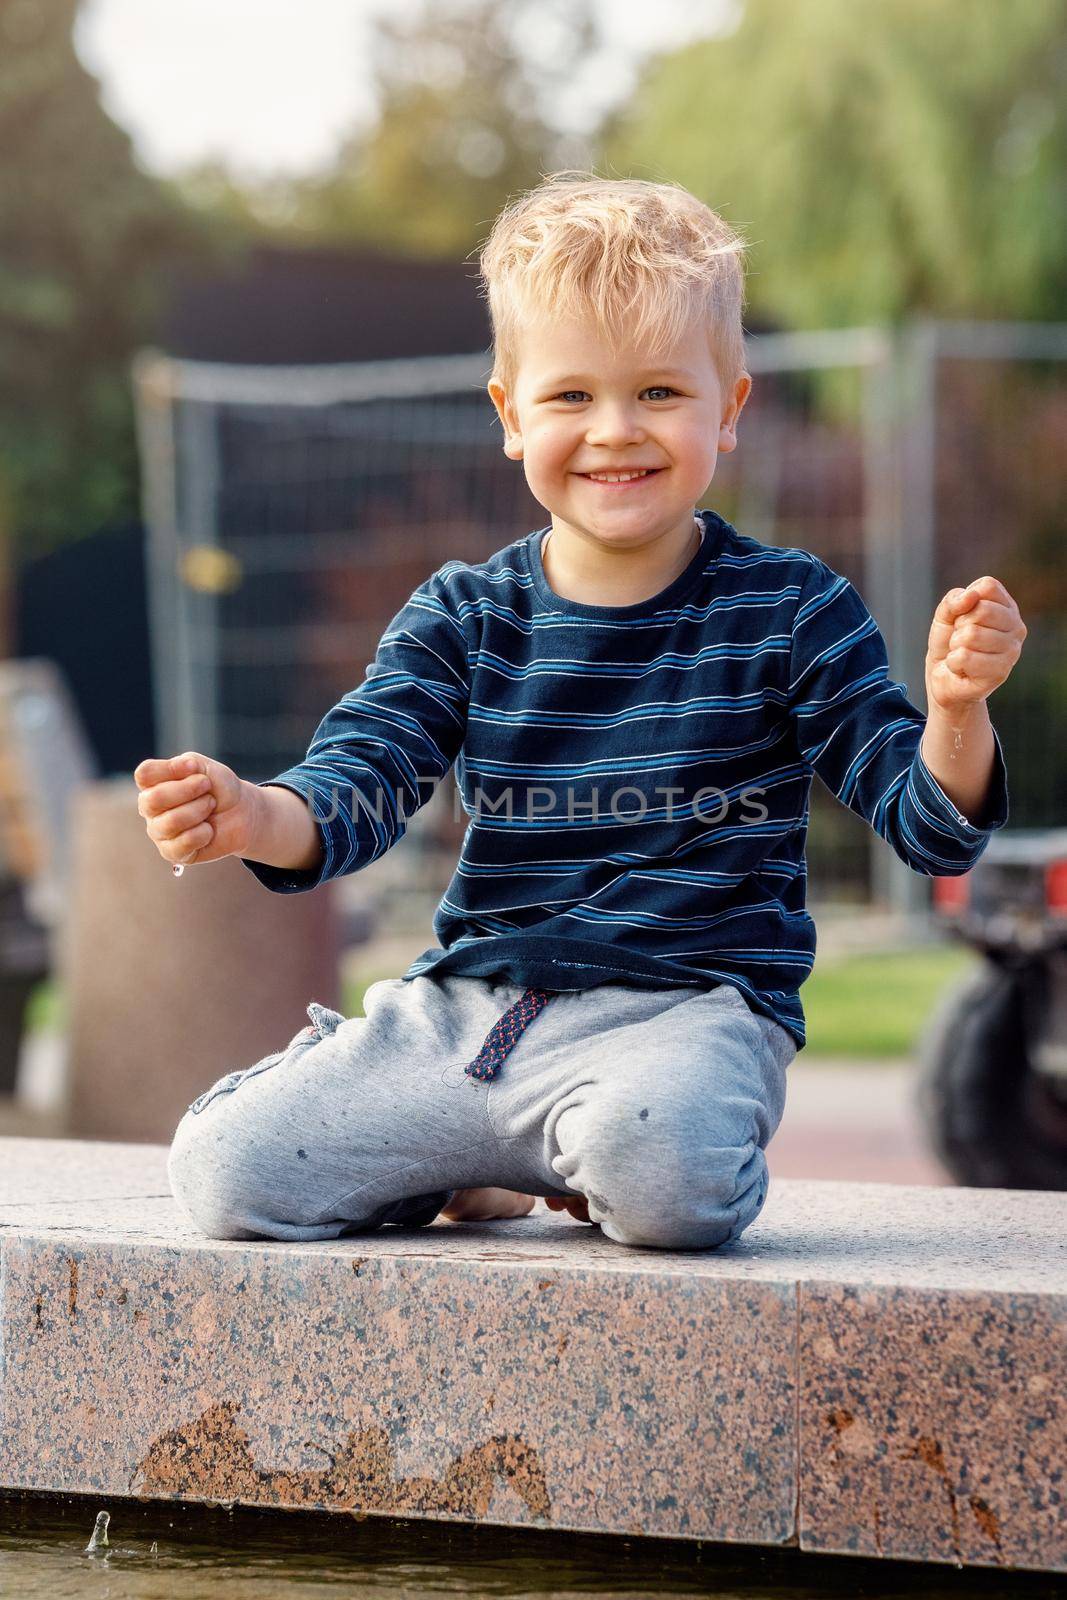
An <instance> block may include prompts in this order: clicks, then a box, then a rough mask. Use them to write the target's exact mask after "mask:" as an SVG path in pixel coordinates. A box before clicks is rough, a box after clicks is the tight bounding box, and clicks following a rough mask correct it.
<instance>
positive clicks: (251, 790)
mask: <svg viewBox="0 0 1067 1600" xmlns="http://www.w3.org/2000/svg"><path fill="white" fill-rule="evenodd" d="M133 779H134V782H135V783H136V785H137V787H138V789H139V790H140V793H139V794H138V796H137V810H138V812H139V814H140V815H141V816H142V817H143V818H144V820H145V826H146V827H147V829H148V837H149V838H150V839H151V840H152V842H153V843H154V844H155V847H156V849H157V850H158V851H159V853H160V855H161V856H162V857H163V858H164V860H166V861H169V862H171V863H172V864H175V865H177V864H181V865H183V866H185V865H188V864H189V863H190V862H193V861H195V862H197V863H202V862H205V861H221V860H222V858H223V857H224V856H244V855H247V854H248V851H249V848H250V846H251V842H252V837H253V832H254V822H255V818H256V814H257V813H256V808H257V790H256V788H255V786H254V785H253V784H250V783H244V782H243V781H242V780H241V779H240V778H239V777H238V776H237V774H236V773H235V772H233V771H232V770H231V769H230V768H229V767H226V766H223V764H222V762H221V761H212V760H211V758H210V757H209V756H202V755H200V754H198V752H197V751H195V750H187V751H186V752H185V754H184V755H180V756H171V757H169V758H166V757H165V758H163V759H160V760H156V759H154V758H152V759H149V760H147V761H142V762H141V763H140V765H139V766H138V767H137V769H136V771H135V772H134V775H133Z"/></svg>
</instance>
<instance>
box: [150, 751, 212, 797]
mask: <svg viewBox="0 0 1067 1600" xmlns="http://www.w3.org/2000/svg"><path fill="white" fill-rule="evenodd" d="M206 771H207V762H206V761H205V760H204V758H203V756H201V755H198V754H197V752H196V751H195V750H187V751H185V752H184V753H183V754H182V755H180V756H162V757H157V756H150V757H149V758H148V759H147V760H145V761H140V762H138V764H137V766H136V767H135V768H134V772H133V781H134V783H136V785H137V787H138V789H149V788H151V787H152V785H153V784H156V783H163V782H165V780H166V779H167V778H185V777H188V775H189V774H190V773H191V772H206Z"/></svg>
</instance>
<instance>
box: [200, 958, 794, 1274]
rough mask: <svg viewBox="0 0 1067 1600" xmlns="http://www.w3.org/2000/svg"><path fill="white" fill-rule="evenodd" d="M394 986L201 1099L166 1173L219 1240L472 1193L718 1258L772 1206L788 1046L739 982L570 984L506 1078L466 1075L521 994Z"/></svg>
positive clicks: (419, 1216)
mask: <svg viewBox="0 0 1067 1600" xmlns="http://www.w3.org/2000/svg"><path fill="white" fill-rule="evenodd" d="M523 992H524V991H523V987H522V986H521V985H517V984H514V983H510V982H508V981H506V980H500V979H488V978H468V977H456V976H450V975H445V976H443V977H438V978H434V977H432V976H422V977H417V978H413V979H411V980H408V981H405V980H403V979H401V978H387V979H384V980H383V981H382V982H380V983H375V984H372V985H371V987H370V988H369V989H368V990H367V993H366V996H365V999H364V1007H365V1011H366V1015H365V1016H363V1017H350V1018H347V1019H346V1018H343V1017H341V1016H340V1015H339V1014H338V1013H337V1012H336V1011H332V1010H330V1009H329V1008H327V1007H325V1006H320V1005H318V1004H316V1003H315V1002H312V1004H311V1005H310V1006H309V1007H308V1015H309V1017H310V1018H311V1026H310V1027H305V1028H303V1029H302V1030H301V1031H300V1032H299V1033H298V1034H296V1035H295V1036H294V1038H293V1039H292V1040H290V1042H289V1044H288V1045H287V1046H286V1048H285V1049H284V1050H280V1051H278V1052H277V1053H276V1054H273V1055H269V1056H266V1057H264V1059H263V1060H262V1061H258V1062H256V1063H255V1065H253V1066H251V1067H248V1068H246V1069H244V1070H243V1071H238V1072H231V1073H228V1074H227V1075H226V1076H225V1077H224V1078H221V1079H220V1080H219V1081H218V1083H216V1084H214V1085H213V1087H212V1088H210V1089H208V1090H207V1091H206V1092H205V1093H204V1094H202V1095H200V1096H199V1098H198V1099H196V1100H194V1101H193V1104H192V1105H191V1106H190V1107H189V1110H188V1111H187V1112H186V1114H185V1116H184V1117H183V1118H182V1120H181V1122H180V1123H179V1125H178V1128H177V1130H176V1132H175V1135H174V1140H173V1144H172V1146H171V1151H170V1158H169V1164H168V1173H169V1177H170V1184H171V1188H172V1190H173V1192H174V1196H175V1199H176V1200H177V1201H178V1203H179V1205H180V1207H181V1208H182V1209H183V1210H184V1211H185V1212H186V1213H187V1214H188V1216H189V1218H190V1219H191V1221H192V1222H193V1224H194V1225H195V1226H196V1227H197V1228H198V1229H200V1231H202V1232H203V1233H205V1234H207V1235H209V1236H210V1237H212V1238H217V1239H257V1238H268V1239H335V1238H337V1237H339V1236H340V1235H342V1234H352V1233H357V1232H360V1231H363V1230H366V1229H372V1228H377V1227H379V1226H380V1225H381V1224H382V1223H385V1222H402V1223H407V1224H408V1225H412V1224H421V1223H426V1222H429V1221H431V1220H432V1219H433V1218H434V1217H435V1216H436V1215H437V1214H438V1212H439V1211H440V1210H441V1208H442V1207H443V1206H445V1205H447V1204H448V1202H449V1200H450V1199H451V1196H452V1194H453V1192H454V1191H455V1190H456V1189H467V1188H476V1187H481V1186H490V1185H499V1186H500V1187H501V1188H505V1189H516V1190H519V1191H520V1192H522V1193H525V1194H537V1195H567V1194H581V1195H584V1196H585V1198H586V1200H587V1201H588V1205H589V1216H590V1219H591V1220H592V1221H594V1222H596V1223H599V1225H600V1228H601V1230H602V1232H603V1233H604V1234H605V1235H606V1236H607V1237H608V1238H609V1239H613V1240H615V1241H616V1242H617V1243H619V1244H625V1245H649V1246H654V1247H659V1248H666V1249H690V1250H702V1249H710V1248H713V1247H715V1246H716V1245H721V1244H727V1243H730V1242H732V1241H733V1240H735V1239H737V1238H738V1237H739V1236H740V1234H741V1233H742V1232H743V1231H744V1229H745V1228H747V1227H748V1226H749V1224H750V1223H751V1222H753V1221H754V1220H755V1218H756V1217H757V1216H758V1215H759V1212H760V1211H761V1210H762V1208H763V1204H764V1201H765V1200H766V1197H767V1188H768V1182H769V1175H768V1171H767V1163H766V1160H765V1157H764V1153H763V1152H764V1149H765V1147H766V1145H767V1144H768V1142H769V1141H770V1138H771V1136H772V1134H773V1133H774V1131H775V1129H776V1128H777V1126H778V1124H779V1122H780V1121H781V1117H782V1112H783V1110H784V1109H785V1084H786V1069H787V1067H788V1065H789V1063H790V1062H791V1061H792V1059H793V1057H794V1056H795V1055H796V1051H797V1046H796V1042H795V1040H794V1039H793V1038H792V1036H791V1035H790V1034H789V1033H788V1032H787V1031H786V1030H785V1029H784V1028H782V1027H781V1026H779V1024H778V1023H776V1022H774V1021H772V1020H771V1019H770V1018H767V1017H763V1016H760V1015H758V1014H757V1013H755V1012H753V1011H752V1010H750V1009H749V1007H748V1005H747V1004H746V1002H745V1000H744V998H743V996H742V995H741V993H740V991H739V990H737V989H736V988H734V987H733V985H731V984H720V985H719V986H718V987H717V988H715V989H710V990H704V989H697V988H692V987H686V988H682V989H657V990H648V989H635V988H632V987H630V986H628V985H626V984H622V983H606V984H601V985H599V986H598V987H597V988H594V989H586V990H580V991H573V992H567V993H562V994H554V995H553V996H552V997H551V999H549V1001H548V1003H547V1004H546V1005H545V1007H544V1009H543V1011H541V1012H540V1014H539V1015H537V1016H536V1017H535V1018H534V1020H533V1022H532V1023H530V1025H529V1027H528V1028H527V1030H526V1031H525V1032H523V1033H522V1035H521V1037H519V1038H518V1040H517V1041H516V1043H515V1044H514V1047H513V1048H512V1050H511V1053H510V1054H509V1055H508V1056H507V1057H506V1059H505V1060H504V1061H503V1063H502V1064H501V1066H500V1069H499V1072H498V1075H497V1076H496V1077H494V1078H492V1079H491V1080H490V1081H488V1082H478V1081H477V1080H476V1079H475V1078H472V1077H470V1076H468V1075H466V1074H465V1072H464V1067H465V1066H466V1065H467V1064H468V1063H469V1062H471V1061H472V1060H473V1058H474V1057H475V1056H476V1055H477V1054H478V1052H479V1049H480V1047H481V1045H482V1042H483V1041H484V1040H485V1038H486V1035H487V1034H488V1033H489V1031H490V1029H491V1028H492V1027H493V1025H494V1023H495V1022H497V1020H498V1019H499V1018H500V1016H501V1014H502V1013H503V1012H504V1011H505V1010H506V1008H507V1007H508V1006H510V1005H512V1004H513V1003H514V1002H516V1001H517V1000H518V999H519V998H520V996H521V995H522V994H523Z"/></svg>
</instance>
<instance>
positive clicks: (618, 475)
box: [586, 467, 652, 483]
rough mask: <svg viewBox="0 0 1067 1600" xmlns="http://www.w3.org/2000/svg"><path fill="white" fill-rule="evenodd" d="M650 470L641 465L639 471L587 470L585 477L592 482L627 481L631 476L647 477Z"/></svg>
mask: <svg viewBox="0 0 1067 1600" xmlns="http://www.w3.org/2000/svg"><path fill="white" fill-rule="evenodd" d="M651 470H652V469H651V467H642V469H641V471H640V472H587V473H586V477H587V478H592V480H593V482H594V483H629V482H630V479H631V478H647V477H648V474H649V473H650V472H651Z"/></svg>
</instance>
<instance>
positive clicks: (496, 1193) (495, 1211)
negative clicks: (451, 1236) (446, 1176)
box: [441, 1189, 535, 1222]
mask: <svg viewBox="0 0 1067 1600" xmlns="http://www.w3.org/2000/svg"><path fill="white" fill-rule="evenodd" d="M534 1203H535V1202H534V1197H533V1195H532V1194H516V1193H515V1192H514V1190H512V1189H457V1190H456V1192H455V1194H454V1195H453V1196H452V1201H451V1204H450V1205H447V1206H445V1208H444V1210H443V1211H442V1212H441V1216H442V1217H447V1218H448V1220H449V1221H450V1222H485V1221H487V1220H488V1219H489V1218H490V1217H525V1216H526V1214H527V1213H528V1212H530V1211H532V1210H533V1208H534Z"/></svg>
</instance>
